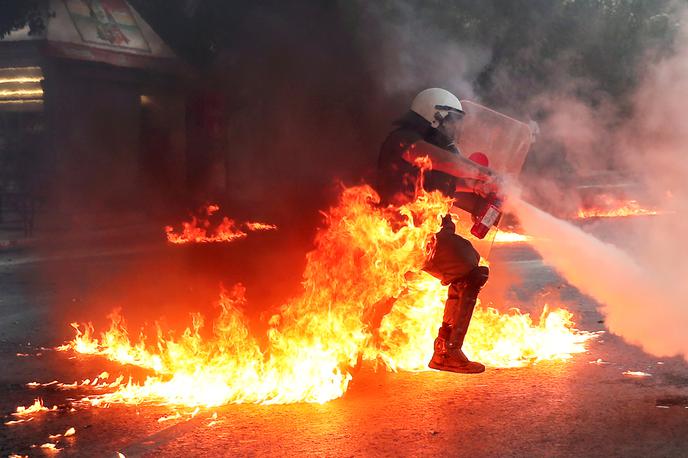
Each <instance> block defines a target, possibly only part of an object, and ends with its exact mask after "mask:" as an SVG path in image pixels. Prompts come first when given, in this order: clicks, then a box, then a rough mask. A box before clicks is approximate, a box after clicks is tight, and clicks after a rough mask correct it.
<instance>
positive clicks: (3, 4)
mask: <svg viewBox="0 0 688 458" xmlns="http://www.w3.org/2000/svg"><path fill="white" fill-rule="evenodd" d="M46 22H47V14H46V11H45V10H44V9H43V8H42V5H41V3H40V2H38V1H31V0H0V39H2V38H4V37H6V36H7V35H9V34H10V33H12V32H14V31H15V30H19V29H22V28H24V27H26V26H28V27H29V33H30V34H32V35H35V34H40V33H42V32H43V31H44V30H45V27H46Z"/></svg>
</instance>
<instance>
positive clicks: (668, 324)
mask: <svg viewBox="0 0 688 458" xmlns="http://www.w3.org/2000/svg"><path fill="white" fill-rule="evenodd" d="M509 205H510V209H511V211H513V212H514V213H515V214H517V215H518V217H519V220H520V222H521V224H522V225H523V228H524V229H525V230H526V231H527V233H528V234H530V235H532V236H533V237H534V240H533V241H532V242H531V244H532V245H533V246H534V247H535V248H536V249H537V251H538V252H539V253H540V254H541V255H542V257H543V258H544V260H545V261H546V262H547V263H549V264H551V265H552V266H554V267H555V268H556V269H557V270H558V271H559V272H560V273H561V274H563V275H564V277H565V278H566V279H567V280H568V281H569V282H570V283H571V284H572V285H574V286H576V287H577V288H578V289H579V290H581V291H582V292H583V293H585V294H588V295H590V296H592V297H594V298H595V299H596V300H598V301H599V302H600V303H601V311H602V313H603V314H604V315H605V317H606V321H605V323H606V324H607V326H608V327H609V330H610V331H611V332H613V333H615V334H618V335H620V336H622V337H624V338H625V339H626V340H627V341H629V342H631V343H633V344H637V345H640V346H641V347H642V348H643V349H644V350H646V351H648V352H650V353H653V354H655V355H657V356H674V355H677V354H683V355H684V356H687V357H688V340H686V338H685V324H686V323H688V309H687V308H686V307H685V305H684V303H683V302H682V301H681V300H680V299H681V297H685V294H686V292H688V291H686V288H685V286H683V285H680V284H676V283H672V281H671V279H670V278H666V277H664V276H663V275H662V272H658V271H655V270H649V269H647V268H645V267H644V266H641V265H640V264H638V263H637V261H636V260H635V259H633V258H632V257H631V256H629V255H628V254H627V253H625V252H624V251H622V250H620V249H619V248H617V247H615V246H614V245H611V244H608V243H604V242H602V241H600V240H598V239H597V238H595V237H594V236H592V235H590V234H587V233H585V232H584V231H583V230H581V229H580V228H578V227H576V226H574V225H572V224H571V223H568V222H565V221H562V220H559V219H557V218H555V217H553V216H551V215H550V214H548V213H545V212H543V211H541V210H539V209H537V208H536V207H533V206H532V205H530V204H528V203H526V202H524V201H523V200H521V199H520V198H513V199H510V200H509Z"/></svg>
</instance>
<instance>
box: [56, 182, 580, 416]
mask: <svg viewBox="0 0 688 458" xmlns="http://www.w3.org/2000/svg"><path fill="white" fill-rule="evenodd" d="M378 201H379V200H378V197H377V195H376V194H375V192H374V191H373V190H372V189H371V188H370V187H368V186H360V187H354V188H348V189H345V190H344V191H343V193H342V195H341V198H340V203H339V205H338V206H336V207H334V208H331V209H330V210H329V212H327V213H325V214H324V215H325V217H326V227H325V228H323V229H321V230H320V231H319V232H318V234H317V236H316V240H315V246H316V247H315V249H314V250H313V251H312V252H310V253H309V254H308V255H307V266H306V269H305V272H304V279H303V292H302V294H301V295H299V296H298V297H295V298H294V299H292V300H291V301H290V302H288V303H286V304H285V305H283V306H282V307H281V309H280V312H279V314H278V315H275V316H273V317H272V318H271V319H270V320H269V323H268V324H269V329H268V331H267V335H266V339H265V340H266V342H267V343H266V345H263V346H262V347H261V345H260V344H259V339H258V337H256V336H254V335H251V334H250V332H249V328H248V324H247V320H246V319H245V317H244V315H243V313H242V311H241V310H242V307H243V306H244V305H245V299H244V289H243V287H242V286H241V285H237V286H235V287H234V288H233V289H231V290H230V291H223V292H222V294H221V297H220V300H219V302H218V305H219V316H218V317H217V318H216V320H215V321H214V323H213V326H212V335H211V336H210V337H204V335H205V334H203V335H202V334H201V332H200V331H201V328H202V327H203V325H204V319H203V317H202V316H201V315H198V314H196V315H193V316H192V325H191V327H189V328H187V329H186V330H185V331H184V332H183V333H182V334H181V335H179V336H174V335H169V334H164V333H163V332H162V331H160V330H159V331H158V332H157V333H156V334H155V335H154V336H152V337H146V336H145V335H141V336H140V337H139V338H138V339H137V340H136V339H135V340H132V339H131V338H130V336H129V332H128V330H127V326H126V322H125V321H124V319H123V318H122V317H121V316H120V315H119V314H118V313H114V314H112V315H111V316H110V318H111V325H110V328H109V330H107V331H105V332H104V333H102V334H100V335H99V336H96V335H95V333H94V330H93V327H92V326H91V325H90V324H87V325H84V326H77V325H73V326H74V327H75V329H76V333H77V334H76V337H75V339H74V340H73V341H72V342H71V343H70V344H69V347H70V348H72V349H73V350H75V351H77V352H80V353H85V354H95V355H102V356H104V357H106V358H108V359H110V360H112V361H117V362H119V363H122V364H132V365H136V366H140V367H142V368H146V369H149V370H150V371H151V372H152V375H150V376H148V377H147V378H146V380H145V381H143V382H142V383H136V382H134V381H132V380H129V382H127V383H122V384H118V385H116V386H114V387H113V391H112V392H109V393H107V394H103V395H100V396H94V397H90V398H84V399H83V400H82V401H84V402H88V403H90V404H92V405H103V404H105V405H106V404H107V403H112V402H123V403H142V402H162V403H167V404H171V405H186V406H217V405H222V404H225V403H230V402H233V403H246V402H253V403H264V404H274V403H291V402H317V403H322V402H326V401H328V400H331V399H335V398H337V397H340V396H341V395H342V394H343V393H344V392H345V391H346V389H347V387H348V384H349V381H350V380H351V378H352V375H351V373H352V369H353V368H354V367H355V366H356V365H357V363H358V361H359V358H360V359H362V360H368V361H380V362H382V363H384V364H385V365H386V367H387V368H389V369H390V370H411V371H420V370H429V369H427V362H428V360H429V359H430V355H431V353H432V348H433V339H434V337H435V335H436V332H437V328H438V327H439V325H440V322H441V321H442V312H443V307H444V299H445V297H446V294H447V288H446V287H445V286H442V285H441V284H440V282H439V281H438V280H437V279H435V278H433V277H431V276H430V275H429V274H427V273H425V272H423V271H422V270H421V269H422V266H423V264H424V262H425V260H426V257H427V253H428V244H429V242H430V241H431V240H432V238H433V234H434V233H435V232H437V230H438V229H439V227H440V224H441V218H440V215H442V214H444V213H445V212H446V211H447V210H448V209H449V208H450V206H451V201H449V200H448V199H446V198H444V197H442V195H441V194H440V193H432V194H422V195H420V196H419V198H418V199H417V200H416V201H415V202H413V203H410V204H407V205H404V206H402V207H400V208H392V207H389V208H380V207H379V206H378V205H377V204H378ZM390 298H394V299H393V300H394V304H393V307H392V310H391V312H390V313H388V314H387V315H386V316H385V317H384V318H383V319H382V321H381V324H380V325H379V327H378V326H373V325H370V324H369V321H370V320H367V319H366V318H365V317H367V316H370V315H371V312H372V311H373V310H374V309H375V307H376V305H377V304H379V303H382V302H385V301H388V300H390ZM571 318H572V315H571V314H570V313H569V312H567V311H565V310H561V309H556V310H555V309H553V310H549V309H545V310H544V311H543V313H542V315H541V317H540V319H539V320H538V321H537V322H536V323H534V322H533V320H532V319H531V318H530V316H529V315H527V314H522V313H520V312H519V311H518V310H515V309H512V310H511V311H510V312H509V313H505V314H502V313H500V312H498V311H497V310H494V309H492V308H489V307H482V306H479V307H478V308H477V309H476V312H475V317H474V319H473V321H472V324H471V328H470V331H469V333H468V336H467V340H466V345H465V349H466V353H467V354H468V355H469V356H471V357H473V358H475V359H477V360H479V361H483V362H485V363H487V364H489V365H491V366H493V367H517V366H524V365H527V364H530V363H532V362H536V361H540V360H565V359H567V358H570V357H571V354H573V353H577V352H583V351H585V346H584V343H585V341H586V340H588V339H589V338H591V334H588V333H582V332H579V331H576V330H575V329H574V323H573V322H572V320H571ZM197 411H198V409H196V412H197Z"/></svg>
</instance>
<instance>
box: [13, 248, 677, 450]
mask: <svg viewBox="0 0 688 458" xmlns="http://www.w3.org/2000/svg"><path fill="white" fill-rule="evenodd" d="M242 243H244V242H242ZM245 243H246V244H247V245H246V246H244V248H236V250H247V251H252V250H255V248H256V246H252V245H251V242H250V241H249V240H247V241H245ZM256 243H261V242H259V241H257V242H256ZM301 248H303V247H297V248H295V249H294V250H293V253H291V254H289V253H286V254H285V253H282V255H283V257H282V258H281V259H280V260H278V259H277V258H275V259H273V258H272V257H269V256H268V257H263V258H261V259H258V260H255V261H250V260H249V261H247V258H246V257H241V261H232V259H235V258H237V256H238V254H239V253H236V252H232V251H228V252H227V253H225V254H222V255H220V256H219V257H220V258H221V260H220V261H217V258H218V256H217V254H216V253H214V254H212V258H213V259H214V260H215V263H216V264H215V265H213V266H212V267H208V268H207V269H206V270H204V268H201V267H199V266H205V265H206V263H205V262H204V259H206V257H207V256H209V254H208V253H204V252H200V253H190V252H188V251H187V252H184V251H175V252H174V253H173V254H170V251H169V249H168V248H166V247H164V246H158V245H153V246H151V245H150V244H148V245H147V244H141V245H140V246H129V245H127V246H115V247H111V248H109V249H107V250H103V249H96V248H95V247H89V248H85V247H80V248H79V249H72V248H69V249H62V250H56V251H55V250H54V251H51V252H45V251H41V252H39V253H36V252H33V251H31V250H28V251H7V250H6V251H4V252H0V291H2V294H1V296H0V364H1V365H2V367H3V368H4V370H3V371H0V393H2V396H0V413H2V414H4V415H6V414H9V413H10V412H12V411H14V409H15V408H16V407H17V406H18V405H28V404H30V403H31V402H32V401H33V399H34V398H35V397H37V396H40V397H42V398H43V399H44V401H45V404H46V405H48V406H52V405H57V406H58V409H57V410H56V411H54V412H46V413H43V414H40V415H37V416H35V418H34V419H33V420H32V421H30V422H27V423H22V424H17V425H12V426H4V427H3V428H2V430H1V431H2V432H0V456H8V455H10V454H13V453H17V454H20V455H26V454H28V455H30V456H99V457H108V456H112V457H114V456H116V453H117V452H121V453H123V454H124V455H125V456H127V457H133V456H156V457H157V456H283V455H284V456H286V455H290V456H295V455H296V456H300V455H308V456H312V455H316V456H440V455H446V456H643V457H644V456H688V364H686V362H685V361H683V360H681V359H678V358H673V359H665V360H659V359H658V358H655V357H652V356H649V355H646V354H644V353H643V352H642V351H640V350H639V349H638V348H635V347H633V346H630V345H627V344H626V343H624V342H623V341H621V340H620V339H619V338H617V337H615V336H612V335H610V334H608V333H606V334H602V335H601V336H600V337H599V338H598V339H597V340H596V341H593V342H591V343H589V351H588V352H587V353H583V354H578V355H575V356H574V358H573V359H572V360H571V361H568V362H557V363H540V364H536V365H533V366H531V367H526V368H519V369H494V368H488V370H487V371H486V372H485V373H484V374H481V375H474V376H463V375H456V374H450V373H439V372H423V373H387V372H384V371H378V372H375V371H374V370H373V368H372V367H368V366H365V367H363V368H362V369H361V370H360V371H359V372H358V373H357V374H356V377H355V378H354V380H353V382H352V384H351V386H350V388H349V390H348V392H347V393H346V394H345V395H344V396H343V397H342V398H340V399H337V400H334V401H331V402H328V403H326V404H323V405H309V404H295V405H281V406H280V405H277V406H258V405H229V406H224V407H221V408H215V409H210V410H203V411H201V412H199V413H198V414H197V415H196V416H195V417H193V418H191V416H190V415H188V413H189V412H190V409H186V410H185V409H180V412H181V413H182V414H183V415H182V417H181V418H179V419H176V420H169V421H164V422H160V421H158V420H159V419H160V418H161V417H164V416H166V415H169V414H170V413H171V411H170V408H168V407H161V406H121V405H113V406H110V407H108V408H94V407H78V406H77V407H76V408H75V409H74V410H73V411H72V410H71V407H72V405H71V404H70V401H69V398H70V397H75V396H76V395H77V393H78V395H84V394H87V391H85V390H80V391H77V392H65V391H58V390H51V389H49V388H42V389H38V390H35V389H34V390H32V389H29V388H27V387H26V385H25V384H26V383H27V382H30V381H34V380H39V381H43V382H48V381H51V380H61V381H66V382H68V381H72V380H75V379H81V378H87V377H92V376H93V374H94V373H95V372H96V371H100V370H108V369H111V368H114V366H113V365H111V364H109V363H107V362H104V361H103V360H102V359H100V358H94V357H78V358H71V356H72V355H70V354H68V353H58V352H54V351H50V350H41V349H40V347H54V346H55V345H57V344H59V343H61V342H63V341H64V340H65V339H68V338H70V337H71V332H70V329H69V327H68V326H67V323H69V321H71V320H73V319H83V320H85V319H93V320H96V321H97V320H98V319H99V317H104V316H105V313H104V312H105V310H106V309H108V308H109V307H111V306H112V305H113V303H116V302H120V303H121V304H123V306H124V308H125V312H127V311H128V310H129V309H131V308H134V307H133V306H132V304H137V303H145V304H151V303H153V302H155V301H152V299H154V298H158V299H160V298H164V300H158V301H157V302H156V304H158V305H155V306H151V307H152V308H150V309H147V310H146V312H147V313H146V315H154V316H158V315H160V314H166V313H173V312H174V311H177V310H178V309H179V304H180V303H181V302H185V301H186V302H185V303H187V302H188V301H189V300H191V298H193V300H192V302H193V301H195V302H196V303H195V304H192V307H193V306H196V305H198V306H199V307H202V304H203V303H205V302H207V301H208V300H209V298H211V297H212V293H211V291H212V290H216V288H217V283H216V282H217V280H218V278H215V277H214V276H213V275H211V274H210V272H216V271H218V265H217V263H218V262H219V263H220V264H222V263H223V262H224V264H222V265H221V266H220V267H222V268H221V269H219V270H221V271H222V272H224V273H225V274H226V275H228V276H230V277H233V278H232V280H233V281H234V280H238V281H243V282H245V283H246V284H247V287H248V291H249V295H250V294H251V291H252V290H253V291H265V292H266V293H265V294H266V296H267V297H264V296H263V299H264V301H265V303H269V302H271V301H275V300H279V299H280V295H284V296H285V297H286V296H287V295H289V294H291V293H292V292H293V291H294V290H295V288H298V277H299V275H300V268H301V267H302V260H300V259H301V257H302V255H303V251H302V250H301ZM233 249H234V248H233ZM266 256H267V255H266ZM284 256H287V257H289V256H291V257H292V258H293V262H294V263H295V264H296V266H297V267H298V268H296V267H295V268H293V269H289V271H284V269H283V270H282V271H281V273H279V274H275V275H273V277H272V278H270V279H269V280H266V277H269V275H267V274H265V272H270V271H271V270H270V269H273V268H276V267H277V266H278V264H279V263H280V262H283V261H284ZM271 263H272V264H271ZM299 263H301V264H299ZM494 263H495V265H496V264H498V263H499V264H501V265H503V266H508V267H509V269H510V271H512V272H515V273H517V274H519V275H520V276H521V278H522V279H523V282H522V283H521V284H520V285H519V286H518V287H516V288H515V289H514V291H513V294H514V295H515V297H519V298H521V299H523V300H525V301H527V300H528V298H530V297H534V295H536V294H537V293H538V292H539V291H541V290H542V289H543V288H548V287H555V288H558V290H559V291H560V293H561V296H562V298H563V299H564V300H565V302H566V304H567V306H569V307H571V308H572V309H573V310H572V311H573V312H574V313H575V314H576V316H577V322H578V324H579V328H580V329H582V330H586V331H598V330H604V324H603V323H601V322H600V321H601V320H602V318H601V316H600V315H599V314H598V312H597V311H596V308H595V303H594V302H593V301H592V300H591V299H590V298H587V297H584V296H582V295H580V294H579V293H578V292H577V291H576V290H575V289H574V288H572V287H570V286H567V285H566V284H565V282H564V281H563V280H562V279H561V278H560V277H559V276H558V275H557V274H556V273H555V272H553V271H552V270H551V269H549V268H548V267H546V266H544V265H543V264H542V262H541V261H540V260H539V259H538V258H537V256H535V255H534V253H533V252H532V251H530V250H529V249H527V248H523V247H510V248H505V249H500V250H498V251H496V252H495V261H494ZM272 271H273V272H274V271H275V270H272ZM144 273H145V274H144ZM241 273H244V274H245V275H246V278H240V277H241ZM261 274H262V275H261ZM180 275H183V277H184V278H185V279H186V280H187V281H185V282H180V281H179V276H180ZM234 277H236V278H234ZM132 278H136V279H137V280H135V281H134V280H131V279H132ZM125 279H127V280H126V281H125ZM165 291H168V293H169V291H172V293H171V294H167V295H165ZM168 296H172V297H173V298H169V299H168ZM249 299H250V297H249ZM145 301H147V302H145ZM187 305H188V304H187ZM261 305H262V304H261ZM155 307H158V308H155ZM187 312H188V310H185V311H184V313H187ZM17 353H23V354H28V355H29V356H21V357H20V356H17ZM39 353H40V355H38V354H39ZM597 360H602V361H604V362H606V364H595V363H592V362H594V361H597ZM627 370H632V371H643V372H647V373H649V374H651V376H649V377H642V378H637V377H629V376H626V375H623V374H622V373H623V372H624V371H627ZM8 420H11V418H10V417H7V416H6V417H5V418H4V420H3V422H4V421H8ZM70 427H74V428H75V430H76V435H75V436H73V437H69V438H62V439H59V440H58V441H57V443H58V447H60V448H62V451H60V452H59V453H56V452H51V451H46V450H41V449H39V448H32V447H31V446H32V445H39V446H40V444H43V443H45V442H48V436H49V435H51V434H57V433H63V432H65V431H66V430H67V429H68V428H70ZM53 442H55V441H53Z"/></svg>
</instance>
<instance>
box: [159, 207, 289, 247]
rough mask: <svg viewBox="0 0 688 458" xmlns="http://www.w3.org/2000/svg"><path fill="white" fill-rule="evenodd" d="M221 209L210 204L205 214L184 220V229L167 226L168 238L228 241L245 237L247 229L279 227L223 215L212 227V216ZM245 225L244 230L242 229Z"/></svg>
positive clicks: (177, 242)
mask: <svg viewBox="0 0 688 458" xmlns="http://www.w3.org/2000/svg"><path fill="white" fill-rule="evenodd" d="M219 210H220V206H219V205H217V204H208V205H206V207H205V208H204V209H203V210H202V213H204V215H203V216H199V217H196V216H192V217H191V221H184V222H182V231H181V232H179V233H177V232H175V231H174V228H173V227H172V226H166V227H165V233H166V234H167V240H168V241H170V242H171V243H175V244H183V243H228V242H233V241H235V240H238V239H243V238H245V237H246V236H247V235H248V234H247V233H246V232H245V231H249V232H255V231H270V230H275V229H277V226H275V225H274V224H267V223H259V222H246V223H243V224H239V223H237V222H236V221H234V220H233V219H231V218H228V217H226V216H225V217H223V218H222V220H221V221H220V223H219V224H218V225H217V226H216V227H215V228H211V227H212V225H213V224H212V223H211V221H210V217H211V216H213V215H214V214H215V213H217V212H218V211H219ZM242 227H243V230H242Z"/></svg>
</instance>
